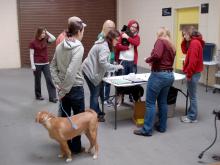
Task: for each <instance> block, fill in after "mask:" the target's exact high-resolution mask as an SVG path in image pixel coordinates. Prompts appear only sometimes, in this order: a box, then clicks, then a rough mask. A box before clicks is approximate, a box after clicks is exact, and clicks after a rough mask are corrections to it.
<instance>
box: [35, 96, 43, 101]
mask: <svg viewBox="0 0 220 165" xmlns="http://www.w3.org/2000/svg"><path fill="white" fill-rule="evenodd" d="M36 100H44V98H43V97H42V96H40V97H36Z"/></svg>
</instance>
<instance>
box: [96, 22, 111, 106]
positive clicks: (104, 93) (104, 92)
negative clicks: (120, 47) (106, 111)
mask: <svg viewBox="0 0 220 165" xmlns="http://www.w3.org/2000/svg"><path fill="white" fill-rule="evenodd" d="M114 29H115V23H114V22H113V21H112V20H106V21H105V22H104V24H103V27H102V31H101V33H99V35H98V37H97V39H98V40H105V37H106V36H107V34H108V32H109V31H110V30H114ZM108 61H109V62H110V63H111V64H113V63H114V61H115V53H114V51H113V50H112V51H111V53H110V54H109V58H108ZM112 75H113V72H106V74H105V77H106V76H112ZM102 85H103V86H102V87H101V89H100V92H101V93H100V98H101V99H102V101H103V102H104V104H105V105H107V106H111V105H112V101H110V100H109V95H110V90H111V85H110V84H109V83H106V82H103V84H102Z"/></svg>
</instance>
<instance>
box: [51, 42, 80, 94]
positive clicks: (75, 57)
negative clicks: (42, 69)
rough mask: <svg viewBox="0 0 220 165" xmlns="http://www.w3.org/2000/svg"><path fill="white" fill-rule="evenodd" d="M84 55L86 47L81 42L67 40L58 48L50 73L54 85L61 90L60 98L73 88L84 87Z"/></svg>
mask: <svg viewBox="0 0 220 165" xmlns="http://www.w3.org/2000/svg"><path fill="white" fill-rule="evenodd" d="M83 53H84V47H83V45H82V43H81V42H80V41H79V40H75V41H71V40H68V39H65V40H64V41H63V42H61V43H60V44H59V45H58V46H57V47H56V51H55V54H54V57H53V60H52V61H51V65H50V71H51V75H52V79H53V81H54V83H55V84H56V85H58V86H59V87H60V88H61V90H60V91H59V92H58V95H59V97H61V98H62V97H64V96H65V95H66V94H67V93H69V91H70V90H71V88H72V87H74V86H82V85H83V77H82V71H81V64H82V58H83Z"/></svg>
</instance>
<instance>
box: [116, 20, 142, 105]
mask: <svg viewBox="0 0 220 165" xmlns="http://www.w3.org/2000/svg"><path fill="white" fill-rule="evenodd" d="M138 33H139V24H138V22H137V21H136V20H130V21H129V22H128V26H127V28H126V29H125V32H122V33H121V36H120V38H119V42H118V44H117V45H116V53H115V58H116V61H117V62H118V63H120V64H121V65H122V66H123V67H124V69H123V70H122V72H119V73H118V75H128V74H129V73H137V62H138V50H137V47H138V46H139V45H140V36H139V34H138ZM125 41H126V42H125ZM122 97H123V96H122ZM120 99H122V100H123V98H119V101H118V102H119V105H120V102H121V101H120ZM129 100H130V102H133V98H132V95H131V94H130V95H129ZM122 102H123V101H122Z"/></svg>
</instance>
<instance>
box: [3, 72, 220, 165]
mask: <svg viewBox="0 0 220 165" xmlns="http://www.w3.org/2000/svg"><path fill="white" fill-rule="evenodd" d="M0 77H1V78H0V92H1V95H0V112H1V115H0V132H1V133H0V165H39V164H42V165H44V164H47V165H49V164H51V165H59V164H64V163H65V161H64V160H62V159H59V158H57V155H58V153H59V146H58V143H57V142H55V141H53V140H51V139H50V138H49V136H48V133H47V131H46V130H45V128H43V127H42V125H40V124H37V123H35V120H34V119H35V115H36V113H37V112H38V111H41V110H42V109H47V110H48V111H50V112H53V113H55V114H56V113H57V109H58V104H54V103H49V102H48V100H44V101H36V100H35V98H34V93H33V75H32V72H31V70H30V69H6V70H0ZM42 84H43V90H42V91H43V96H44V97H45V98H47V97H48V95H47V91H46V88H45V81H44V80H43V83H42ZM176 85H177V86H178V87H180V88H182V89H183V90H185V84H183V85H181V83H177V84H176ZM198 95H199V96H198V98H199V118H198V120H199V122H198V123H195V124H185V123H181V122H180V121H179V117H180V116H181V115H183V114H184V106H185V98H184V97H183V95H182V94H180V93H179V95H178V100H177V107H176V114H175V117H173V118H169V119H168V129H167V132H166V133H164V134H161V133H158V132H154V134H153V136H152V137H140V136H135V135H133V133H132V132H133V130H134V129H135V128H136V126H135V125H134V124H133V122H132V120H131V116H132V110H131V109H130V110H125V108H123V107H121V108H120V111H119V115H118V116H119V119H118V129H117V130H114V129H113V123H114V122H113V121H114V118H113V115H114V111H113V110H110V109H107V110H106V120H107V121H106V122H105V123H100V125H99V131H98V142H99V146H100V151H99V157H98V159H97V160H93V159H92V156H91V155H89V154H87V153H82V154H78V155H75V156H74V157H73V161H72V162H71V163H70V164H74V165H87V164H89V165H93V164H94V165H125V164H126V165H134V164H135V165H137V164H139V165H140V164H147V165H160V164H163V165H198V164H209V163H212V162H214V160H212V156H213V155H214V154H216V155H220V147H219V145H220V140H219V139H218V140H217V142H216V144H215V145H214V146H213V147H212V148H211V149H210V150H209V151H208V152H206V154H205V155H204V157H203V159H202V160H201V161H199V159H198V155H199V153H200V152H201V151H202V150H203V149H205V148H206V147H207V146H208V145H209V144H210V143H211V142H212V140H213V138H214V115H212V111H213V109H214V108H216V107H219V105H220V99H219V98H220V97H219V96H220V93H216V94H213V93H212V89H209V91H208V92H207V93H206V92H205V87H204V86H203V85H201V86H199V89H198ZM85 96H86V99H85V100H86V106H87V107H88V105H89V104H88V103H89V92H88V88H87V86H86V85H85ZM217 125H218V126H219V121H217ZM218 131H219V128H218ZM82 142H83V145H85V146H86V147H88V141H87V139H86V138H85V136H83V137H82Z"/></svg>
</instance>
